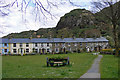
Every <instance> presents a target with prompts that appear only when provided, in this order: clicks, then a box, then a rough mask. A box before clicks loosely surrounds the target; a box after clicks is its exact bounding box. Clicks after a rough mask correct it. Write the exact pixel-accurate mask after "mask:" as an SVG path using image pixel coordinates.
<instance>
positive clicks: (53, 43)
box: [0, 37, 109, 54]
mask: <svg viewBox="0 0 120 80" xmlns="http://www.w3.org/2000/svg"><path fill="white" fill-rule="evenodd" d="M0 40H1V43H0V45H1V47H0V50H1V53H2V54H9V53H11V54H24V53H25V54H30V53H40V54H45V53H60V52H67V51H69V52H82V51H87V52H90V51H100V50H101V49H105V48H107V47H108V46H109V45H108V40H107V39H106V38H104V37H100V38H30V39H29V38H12V39H6V38H2V39H0Z"/></svg>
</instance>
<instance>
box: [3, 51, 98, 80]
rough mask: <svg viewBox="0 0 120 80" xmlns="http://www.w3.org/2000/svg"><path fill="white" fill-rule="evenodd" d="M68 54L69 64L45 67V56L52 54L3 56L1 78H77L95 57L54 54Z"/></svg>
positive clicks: (84, 54)
mask: <svg viewBox="0 0 120 80" xmlns="http://www.w3.org/2000/svg"><path fill="white" fill-rule="evenodd" d="M56 55H63V56H68V57H69V58H70V65H69V66H64V67H46V57H51V56H53V55H34V56H3V57H2V62H3V64H2V77H3V78H79V77H80V76H82V75H83V74H84V73H85V72H86V71H87V70H88V69H89V68H90V67H91V65H92V63H93V61H94V59H95V58H96V57H97V56H95V55H91V54H90V53H80V54H78V53H74V54H72V53H71V54H56Z"/></svg>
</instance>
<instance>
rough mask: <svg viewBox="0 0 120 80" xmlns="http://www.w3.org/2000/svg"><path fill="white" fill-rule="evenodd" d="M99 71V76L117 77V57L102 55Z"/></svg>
mask: <svg viewBox="0 0 120 80" xmlns="http://www.w3.org/2000/svg"><path fill="white" fill-rule="evenodd" d="M100 72H101V78H118V57H115V56H113V55H103V58H102V60H101V65H100Z"/></svg>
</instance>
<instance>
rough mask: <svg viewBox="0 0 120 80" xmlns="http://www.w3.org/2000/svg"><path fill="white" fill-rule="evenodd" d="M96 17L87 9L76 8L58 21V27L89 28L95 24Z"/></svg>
mask: <svg viewBox="0 0 120 80" xmlns="http://www.w3.org/2000/svg"><path fill="white" fill-rule="evenodd" d="M94 21H95V17H94V14H93V13H91V12H90V11H88V10H85V9H75V10H72V11H71V12H69V13H67V14H65V15H64V16H63V17H61V19H60V21H59V22H58V24H57V26H56V29H62V28H70V29H72V28H75V27H79V28H80V29H84V28H87V27H89V26H91V25H94Z"/></svg>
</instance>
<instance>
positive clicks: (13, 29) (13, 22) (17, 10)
mask: <svg viewBox="0 0 120 80" xmlns="http://www.w3.org/2000/svg"><path fill="white" fill-rule="evenodd" d="M3 1H6V2H4V3H6V4H7V3H12V1H15V0H3ZM19 1H20V0H19ZM27 1H29V0H26V3H27ZM37 1H38V0H37ZM40 1H42V2H41V3H42V4H43V6H44V7H45V8H46V9H47V10H50V13H51V14H52V17H51V15H50V14H48V13H47V12H45V11H44V10H42V11H43V13H44V15H45V16H46V17H45V16H44V15H43V14H42V12H40V11H39V12H37V11H36V10H34V8H35V4H33V3H34V0H31V2H30V3H29V5H28V7H27V9H26V14H24V13H25V9H24V8H23V12H22V10H21V5H20V3H21V2H18V7H17V3H15V4H14V5H13V6H12V7H11V8H9V9H8V8H6V9H3V8H1V7H0V37H3V36H6V35H8V34H9V33H19V32H22V31H29V30H38V29H39V28H52V27H56V25H57V23H58V21H59V20H60V17H62V16H64V15H65V14H66V13H68V12H70V11H71V10H73V9H78V8H80V9H82V8H85V9H87V10H91V9H92V8H91V7H92V6H91V4H90V0H84V1H83V0H71V1H72V2H73V4H70V3H69V2H68V0H48V1H51V2H52V3H54V4H56V5H57V6H53V5H51V7H50V6H48V5H47V2H46V0H40ZM0 3H2V2H1V0H0ZM0 5H5V4H0ZM23 6H24V5H23ZM3 13H4V14H3ZM36 13H37V17H36Z"/></svg>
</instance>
